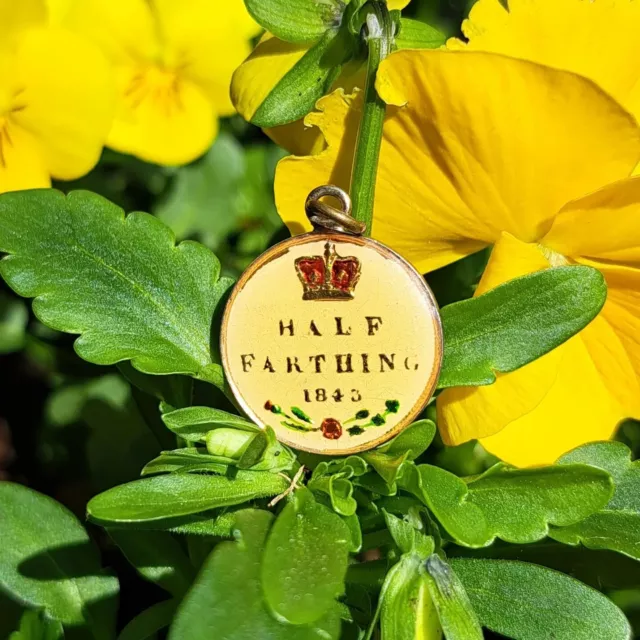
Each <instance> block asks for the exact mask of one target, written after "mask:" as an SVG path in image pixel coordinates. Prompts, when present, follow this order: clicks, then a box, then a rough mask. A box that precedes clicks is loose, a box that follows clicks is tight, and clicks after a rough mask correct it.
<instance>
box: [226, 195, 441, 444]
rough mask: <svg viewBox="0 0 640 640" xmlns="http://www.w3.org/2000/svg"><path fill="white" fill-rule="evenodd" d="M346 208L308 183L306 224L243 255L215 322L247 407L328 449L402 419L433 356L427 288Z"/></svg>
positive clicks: (393, 431) (437, 356)
mask: <svg viewBox="0 0 640 640" xmlns="http://www.w3.org/2000/svg"><path fill="white" fill-rule="evenodd" d="M325 196H332V197H334V198H337V199H338V200H340V202H341V204H342V211H339V210H337V209H335V208H333V207H331V206H329V205H327V204H325V203H324V202H322V201H321V198H323V197H325ZM350 209H351V203H350V200H349V197H348V196H347V194H346V193H344V192H343V191H342V190H340V189H338V188H337V187H328V186H327V187H319V188H318V189H315V190H314V191H313V192H312V193H311V194H310V195H309V198H308V199H307V205H306V210H307V215H308V217H309V219H310V220H311V222H312V223H313V225H314V231H312V232H311V233H307V234H304V235H301V236H296V237H294V238H290V239H288V240H285V241H284V242H281V243H280V244H278V245H276V246H274V247H272V248H271V249H269V250H268V251H266V252H265V253H264V254H262V255H261V256H260V257H259V258H258V259H257V260H255V261H254V262H253V263H252V264H251V265H250V266H249V268H248V269H247V270H246V271H245V272H244V274H243V275H242V277H241V278H240V280H239V281H238V283H237V284H236V286H235V288H234V290H233V292H232V294H231V297H230V299H229V302H228V304H227V307H226V310H225V314H224V318H223V322H222V334H221V353H222V363H223V366H224V369H225V372H226V375H227V379H228V381H229V385H230V387H231V389H232V391H233V394H234V396H235V397H236V399H237V401H238V403H239V404H240V406H241V407H242V409H243V410H244V411H245V412H246V413H247V415H248V416H249V417H250V418H251V419H252V420H254V421H255V422H256V423H257V424H259V425H261V426H264V425H270V426H271V427H273V429H274V430H275V432H276V434H277V436H278V439H279V440H280V441H281V442H284V443H285V444H288V445H290V446H291V447H294V448H296V449H301V450H304V451H310V452H312V453H318V454H326V455H334V456H336V455H345V454H350V453H356V452H359V451H365V450H367V449H371V448H373V447H375V446H377V445H379V444H381V443H383V442H385V441H386V440H388V439H389V438H391V437H393V436H395V435H397V434H398V433H399V432H400V431H401V430H402V429H403V428H404V427H406V426H408V425H409V424H411V422H412V421H413V420H414V419H415V418H416V416H418V414H419V413H420V412H421V411H422V410H423V409H424V407H425V406H426V404H427V402H428V401H429V399H430V398H431V396H432V394H433V392H434V390H435V387H436V383H437V380H438V375H439V373H440V365H441V361H442V327H441V324H440V315H439V313H438V307H437V304H436V302H435V299H434V297H433V294H432V292H431V290H430V289H429V287H428V286H427V284H426V282H425V281H424V279H423V277H422V276H421V275H420V274H419V273H418V272H417V271H416V270H415V269H414V268H413V267H412V266H411V265H410V264H409V263H408V262H407V261H406V260H404V259H403V258H401V257H400V256H399V255H398V254H397V253H395V252H394V251H392V250H391V249H389V248H388V247H386V246H385V245H383V244H381V243H379V242H376V241H375V240H371V239H370V238H365V237H362V236H361V235H360V234H362V232H363V226H364V225H362V224H361V223H359V222H357V221H356V220H354V219H353V218H352V217H351V216H350V215H349V212H350Z"/></svg>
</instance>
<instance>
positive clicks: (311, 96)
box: [251, 30, 346, 128]
mask: <svg viewBox="0 0 640 640" xmlns="http://www.w3.org/2000/svg"><path fill="white" fill-rule="evenodd" d="M343 46H344V45H343V38H342V36H341V35H339V33H338V32H337V31H333V30H332V31H327V32H326V33H325V34H324V35H323V36H322V38H321V39H320V40H318V42H317V43H316V44H314V45H313V47H311V48H310V49H309V51H307V52H306V53H305V54H304V56H302V58H301V59H300V60H299V61H298V62H297V63H296V64H295V65H294V66H293V67H292V68H291V69H290V70H289V71H288V72H287V73H286V74H285V75H284V77H283V78H282V79H281V80H280V82H278V84H277V85H276V86H275V87H274V88H273V89H272V90H271V92H270V93H269V95H268V96H267V97H266V98H265V100H264V101H263V103H262V104H261V105H260V106H259V107H258V109H257V111H256V112H255V114H254V115H253V117H252V118H251V122H252V123H253V124H255V125H256V126H258V127H264V128H267V127H277V126H278V125H281V124H286V123H288V122H294V121H295V120H299V119H300V118H302V117H304V116H306V115H307V114H308V113H309V112H310V111H311V110H312V109H313V107H314V106H315V104H316V102H317V101H318V100H319V99H320V98H321V97H322V96H323V95H325V94H326V93H327V92H328V91H329V89H330V88H331V85H332V84H333V82H334V80H335V79H336V78H337V77H338V74H339V73H340V68H341V65H342V63H343V61H344V59H345V57H346V54H345V52H344V49H343Z"/></svg>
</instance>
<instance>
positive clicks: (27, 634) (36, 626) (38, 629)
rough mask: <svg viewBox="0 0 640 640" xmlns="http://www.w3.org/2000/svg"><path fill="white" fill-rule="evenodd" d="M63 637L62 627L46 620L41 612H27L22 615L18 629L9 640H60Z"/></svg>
mask: <svg viewBox="0 0 640 640" xmlns="http://www.w3.org/2000/svg"><path fill="white" fill-rule="evenodd" d="M63 637H64V631H63V630H62V625H61V624H60V623H59V622H57V621H55V620H50V619H48V618H46V617H45V616H44V615H43V613H42V611H34V610H28V611H25V612H24V613H23V614H22V618H21V619H20V628H19V629H18V630H17V631H14V632H13V633H12V634H11V635H10V636H9V640H61V639H62V638H63Z"/></svg>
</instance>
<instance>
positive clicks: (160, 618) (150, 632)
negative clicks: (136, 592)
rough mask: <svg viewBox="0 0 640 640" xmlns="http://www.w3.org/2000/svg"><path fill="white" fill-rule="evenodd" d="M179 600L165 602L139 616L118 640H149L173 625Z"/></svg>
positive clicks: (128, 625) (158, 603)
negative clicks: (148, 639)
mask: <svg viewBox="0 0 640 640" xmlns="http://www.w3.org/2000/svg"><path fill="white" fill-rule="evenodd" d="M177 608H178V600H164V601H163V602H157V603H156V604H154V605H153V606H151V607H149V608H148V609H145V610H144V611H143V612H142V613H140V614H138V615H137V616H136V617H135V618H134V619H133V620H131V622H129V624H127V626H126V627H125V628H124V629H123V630H122V632H121V633H120V635H119V636H118V640H147V638H155V637H156V635H155V634H156V633H157V632H158V631H161V630H162V629H164V628H165V627H168V626H169V625H170V624H171V620H172V618H173V614H174V613H175V612H176V609H177Z"/></svg>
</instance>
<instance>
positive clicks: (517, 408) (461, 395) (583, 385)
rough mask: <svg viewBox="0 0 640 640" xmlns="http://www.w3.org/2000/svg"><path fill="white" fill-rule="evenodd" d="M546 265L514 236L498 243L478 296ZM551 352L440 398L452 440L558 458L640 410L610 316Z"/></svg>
mask: <svg viewBox="0 0 640 640" xmlns="http://www.w3.org/2000/svg"><path fill="white" fill-rule="evenodd" d="M545 264H546V260H545V259H544V257H543V252H542V249H541V248H540V247H539V246H537V245H530V244H524V243H520V242H519V241H517V240H516V239H515V238H513V237H510V236H508V235H505V236H503V237H502V238H501V239H500V241H499V242H498V243H497V245H496V247H495V248H494V252H493V254H492V257H491V259H490V261H489V264H488V265H487V270H486V271H485V274H484V275H483V278H482V282H481V286H480V287H479V290H478V293H481V292H483V291H484V290H486V288H487V287H490V288H493V287H494V286H496V285H498V284H500V283H501V282H504V281H506V280H509V279H511V278H513V277H517V276H519V275H522V274H523V272H527V271H535V270H537V269H540V268H541V267H543V266H544V265H545ZM609 304H610V303H609V302H608V303H607V305H606V306H605V309H604V311H603V313H602V314H601V315H600V316H598V317H597V318H596V319H595V320H594V321H593V322H592V323H591V324H589V325H588V326H587V327H586V328H585V329H584V330H583V331H581V332H580V333H579V334H578V335H577V336H574V337H573V338H571V339H570V340H569V341H568V342H566V343H565V344H563V345H561V346H560V347H558V348H557V349H555V350H554V351H552V352H551V353H549V354H547V355H545V356H543V357H542V358H539V359H538V360H536V361H534V362H532V363H530V364H528V365H526V366H525V367H522V368H521V369H518V370H517V371H514V372H512V373H508V374H504V375H498V379H497V381H496V383H494V384H493V385H489V386H486V387H476V388H454V389H448V390H446V391H444V392H443V393H442V394H441V395H440V396H439V397H438V401H437V407H438V414H439V428H440V430H441V432H442V434H443V438H444V440H445V442H448V443H450V444H459V443H461V442H465V441H466V440H470V439H474V438H480V441H481V442H482V444H483V445H484V446H485V447H486V448H487V449H488V450H489V451H490V452H491V453H493V454H494V455H496V456H498V457H499V458H502V459H503V460H506V461H507V462H509V463H511V464H515V465H518V466H531V465H538V464H547V463H551V462H553V461H554V460H555V459H556V458H558V457H559V456H560V455H562V454H563V453H565V452H566V451H569V450H570V449H572V448H574V447H576V446H579V445H580V444H583V443H585V442H590V441H593V440H602V439H607V438H609V437H610V436H611V435H612V433H613V432H614V431H615V428H616V426H617V424H618V422H619V421H620V420H622V419H623V418H625V417H627V416H631V415H633V414H634V411H635V410H636V405H637V403H638V398H639V397H640V393H639V389H638V383H637V378H636V375H635V372H634V371H633V369H632V367H631V365H630V360H629V357H628V355H627V353H626V352H625V349H624V346H623V343H622V341H621V339H620V337H619V335H618V333H617V332H616V331H615V330H614V328H613V327H612V326H611V324H610V322H609V320H608V318H607V314H606V313H605V312H606V311H607V310H608V306H609Z"/></svg>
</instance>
